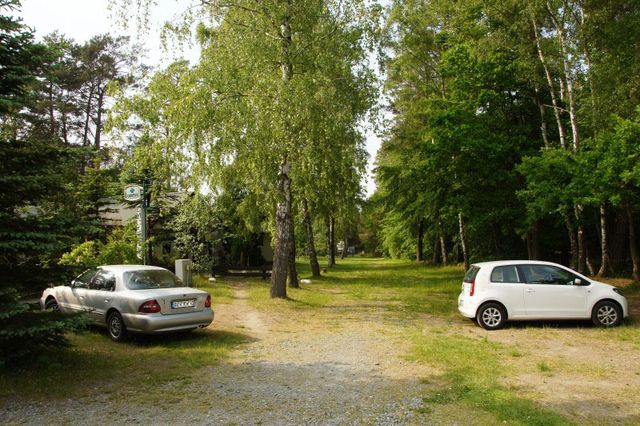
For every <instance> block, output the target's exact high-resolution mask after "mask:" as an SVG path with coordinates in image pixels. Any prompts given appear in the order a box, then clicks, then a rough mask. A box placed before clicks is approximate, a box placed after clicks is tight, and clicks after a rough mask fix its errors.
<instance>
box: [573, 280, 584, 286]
mask: <svg viewBox="0 0 640 426" xmlns="http://www.w3.org/2000/svg"><path fill="white" fill-rule="evenodd" d="M573 285H582V280H581V279H580V278H576V279H575V280H573Z"/></svg>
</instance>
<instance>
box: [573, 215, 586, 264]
mask: <svg viewBox="0 0 640 426" xmlns="http://www.w3.org/2000/svg"><path fill="white" fill-rule="evenodd" d="M582 209H583V207H582V205H580V204H577V205H576V206H575V207H574V212H575V215H576V225H577V230H578V272H580V273H581V274H582V273H584V268H585V265H586V264H587V248H586V236H585V233H584V225H582Z"/></svg>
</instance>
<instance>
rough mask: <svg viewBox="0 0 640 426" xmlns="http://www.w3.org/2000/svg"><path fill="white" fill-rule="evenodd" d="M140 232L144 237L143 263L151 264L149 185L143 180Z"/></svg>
mask: <svg viewBox="0 0 640 426" xmlns="http://www.w3.org/2000/svg"><path fill="white" fill-rule="evenodd" d="M140 234H141V239H142V263H143V264H144V265H148V264H149V251H148V250H147V185H146V182H145V181H144V180H143V181H142V203H141V204H140Z"/></svg>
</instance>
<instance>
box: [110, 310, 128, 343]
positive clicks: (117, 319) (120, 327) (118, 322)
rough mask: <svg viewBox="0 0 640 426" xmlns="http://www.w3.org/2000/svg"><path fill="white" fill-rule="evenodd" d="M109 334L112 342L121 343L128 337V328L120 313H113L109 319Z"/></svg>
mask: <svg viewBox="0 0 640 426" xmlns="http://www.w3.org/2000/svg"><path fill="white" fill-rule="evenodd" d="M107 332H108V333H109V337H111V340H113V341H115V342H121V341H123V340H124V339H125V338H126V337H127V328H126V327H125V325H124V321H122V316H121V315H120V314H119V313H118V312H111V313H110V314H109V317H108V318H107Z"/></svg>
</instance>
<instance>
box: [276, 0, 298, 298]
mask: <svg viewBox="0 0 640 426" xmlns="http://www.w3.org/2000/svg"><path fill="white" fill-rule="evenodd" d="M291 1H292V0H287V4H286V10H285V14H284V16H283V17H282V21H281V22H280V42H281V55H282V62H281V65H280V70H281V72H282V81H283V83H284V85H285V86H288V85H289V82H290V81H291V79H292V78H293V62H292V61H291V43H292V38H291ZM287 133H288V128H287V124H286V123H285V134H287ZM289 167H290V165H289V157H288V155H287V154H285V155H284V159H283V161H282V164H281V166H280V171H279V175H278V204H277V207H276V247H275V250H274V254H273V269H272V271H271V297H272V298H282V299H284V298H286V297H287V275H288V272H289V264H290V259H291V247H290V245H291V242H292V241H293V240H292V238H291V237H292V235H293V229H292V225H293V218H292V213H291V179H290V178H289Z"/></svg>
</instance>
